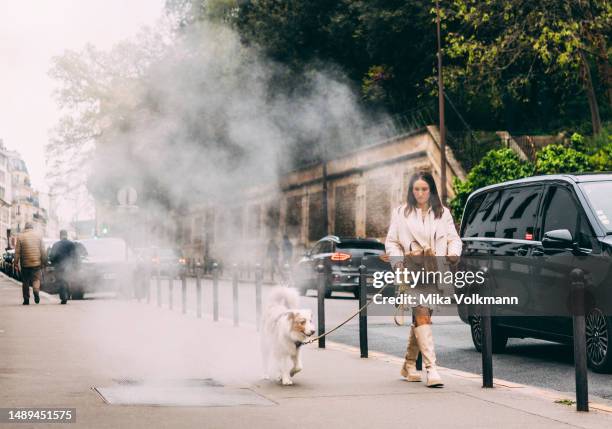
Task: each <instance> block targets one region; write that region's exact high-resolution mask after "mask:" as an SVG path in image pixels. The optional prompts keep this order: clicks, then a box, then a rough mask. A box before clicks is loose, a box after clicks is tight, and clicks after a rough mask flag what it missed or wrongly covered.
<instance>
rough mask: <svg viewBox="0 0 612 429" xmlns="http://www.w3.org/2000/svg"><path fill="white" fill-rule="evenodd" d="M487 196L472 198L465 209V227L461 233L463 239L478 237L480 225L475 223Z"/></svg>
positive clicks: (481, 195)
mask: <svg viewBox="0 0 612 429" xmlns="http://www.w3.org/2000/svg"><path fill="white" fill-rule="evenodd" d="M486 196H487V194H484V193H483V194H479V195H476V196H475V197H473V198H471V199H470V201H469V202H468V204H467V206H466V207H465V213H464V214H463V226H462V231H461V236H462V237H466V236H467V237H478V224H477V223H476V222H474V221H475V220H476V215H477V214H478V209H479V208H480V205H481V204H482V202H483V201H484V200H485V198H486Z"/></svg>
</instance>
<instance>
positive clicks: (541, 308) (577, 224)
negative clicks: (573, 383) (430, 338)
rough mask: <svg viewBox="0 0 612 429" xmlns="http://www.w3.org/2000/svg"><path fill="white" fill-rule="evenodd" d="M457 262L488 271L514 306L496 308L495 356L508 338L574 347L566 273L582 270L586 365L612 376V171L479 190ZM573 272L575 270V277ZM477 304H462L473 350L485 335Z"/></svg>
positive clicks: (469, 203) (467, 209) (467, 212)
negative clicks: (516, 302) (513, 298)
mask: <svg viewBox="0 0 612 429" xmlns="http://www.w3.org/2000/svg"><path fill="white" fill-rule="evenodd" d="M461 237H462V240H463V246H464V247H463V256H462V262H463V263H464V264H466V266H468V267H469V266H471V267H472V268H475V269H478V268H483V267H486V268H487V269H488V272H489V280H488V281H489V282H491V283H490V284H492V285H494V288H493V289H491V290H494V291H495V292H494V293H495V295H497V296H512V295H513V296H518V297H519V305H518V306H495V307H494V308H493V310H494V313H493V314H494V318H493V345H494V346H493V347H494V351H496V352H501V351H503V349H504V347H505V345H506V342H507V340H508V337H517V338H526V337H532V338H540V339H545V340H549V341H555V342H562V343H571V342H572V335H573V333H572V318H571V312H564V311H561V309H562V308H565V309H567V308H569V307H570V306H571V305H572V302H573V301H572V298H571V297H572V295H571V290H570V288H571V286H570V284H571V281H570V278H571V276H570V273H572V271H573V270H575V269H579V270H581V271H580V272H582V273H584V278H585V285H586V296H587V302H588V305H587V309H586V335H587V339H586V340H587V356H588V363H589V366H590V367H591V368H592V369H593V370H594V371H596V372H610V371H612V351H611V349H610V340H611V339H612V319H611V317H610V316H611V315H612V312H611V308H612V174H610V173H607V174H584V175H551V176H539V177H530V178H526V179H521V180H515V181H511V182H505V183H500V184H496V185H492V186H488V187H485V188H482V189H479V190H477V191H475V192H474V193H472V194H471V195H470V197H469V199H468V201H467V204H466V207H465V210H464V214H463V218H462V222H461ZM574 275H575V272H574ZM475 308H476V306H469V307H468V306H465V305H460V306H459V315H460V317H461V319H462V320H463V321H464V322H466V323H469V324H470V326H471V331H472V339H473V341H474V345H475V346H476V349H478V350H480V347H481V339H482V335H481V334H482V331H481V324H480V317H479V316H478V311H477V310H476V309H475Z"/></svg>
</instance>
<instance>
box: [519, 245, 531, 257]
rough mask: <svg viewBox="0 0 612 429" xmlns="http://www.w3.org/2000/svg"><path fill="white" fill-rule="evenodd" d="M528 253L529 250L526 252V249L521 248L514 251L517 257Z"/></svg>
mask: <svg viewBox="0 0 612 429" xmlns="http://www.w3.org/2000/svg"><path fill="white" fill-rule="evenodd" d="M528 251H529V250H527V248H526V247H521V248H519V249H517V250H516V254H517V255H518V256H525V255H526V254H527V252H528Z"/></svg>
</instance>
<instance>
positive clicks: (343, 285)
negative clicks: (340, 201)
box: [293, 235, 390, 298]
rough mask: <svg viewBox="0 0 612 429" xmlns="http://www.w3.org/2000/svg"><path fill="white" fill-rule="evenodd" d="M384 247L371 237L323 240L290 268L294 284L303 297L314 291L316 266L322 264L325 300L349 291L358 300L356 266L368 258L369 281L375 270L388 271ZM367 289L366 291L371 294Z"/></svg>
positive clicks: (332, 236)
mask: <svg viewBox="0 0 612 429" xmlns="http://www.w3.org/2000/svg"><path fill="white" fill-rule="evenodd" d="M384 255H385V245H384V243H381V242H380V241H378V240H376V239H373V238H359V237H357V238H355V237H338V236H335V235H328V236H326V237H323V238H322V239H320V240H319V241H317V243H316V244H315V245H314V246H313V247H312V249H311V250H310V251H308V252H306V253H305V254H304V256H303V257H302V258H301V259H300V260H299V261H298V262H297V264H296V266H295V267H294V269H293V281H294V284H295V286H296V287H297V289H298V290H299V291H300V293H301V294H302V295H305V294H306V292H307V291H308V290H309V289H315V290H316V289H317V277H318V271H317V267H318V266H319V265H320V264H322V265H323V267H324V272H325V297H326V298H329V297H331V295H332V292H335V291H337V292H340V291H341V292H350V293H353V295H354V296H355V298H359V265H361V263H362V261H364V259H363V258H364V257H367V258H366V260H367V263H365V265H366V267H367V272H368V274H369V277H368V282H369V283H371V280H372V276H371V274H372V273H373V272H374V271H377V270H388V269H390V267H389V264H388V262H387V260H386V258H385V257H384ZM374 291H375V289H374V288H373V287H370V288H369V290H368V292H369V293H370V292H374Z"/></svg>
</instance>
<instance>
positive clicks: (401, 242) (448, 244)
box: [385, 172, 462, 387]
mask: <svg viewBox="0 0 612 429" xmlns="http://www.w3.org/2000/svg"><path fill="white" fill-rule="evenodd" d="M461 247H462V244H461V238H459V234H457V230H456V229H455V223H454V221H453V217H452V215H451V213H450V210H449V209H448V208H446V207H444V206H442V202H441V201H440V197H439V195H438V189H437V187H436V183H435V181H434V179H433V177H432V175H431V174H430V173H427V172H421V173H416V174H415V175H414V176H412V178H411V179H410V184H409V186H408V192H407V196H406V203H405V204H402V205H401V206H400V207H398V208H396V209H395V210H393V213H392V216H391V224H390V226H389V232H388V233H387V239H386V241H385V248H386V251H387V254H388V255H389V256H390V257H391V260H394V261H397V260H398V259H399V258H401V260H400V261H399V262H396V263H395V265H394V267H393V268H395V269H397V268H400V269H402V268H403V267H404V261H406V262H409V261H414V260H421V261H422V260H424V259H427V257H434V256H435V257H446V259H447V261H448V262H450V263H451V264H455V263H456V262H457V261H458V260H459V256H460V255H461ZM431 259H433V258H431ZM431 313H432V310H431V309H430V308H428V307H425V306H421V305H419V306H417V307H414V308H413V309H412V324H411V325H410V333H409V335H408V346H407V348H406V358H405V361H404V365H403V366H402V370H401V374H402V376H403V377H405V378H406V379H407V380H408V381H421V374H420V373H419V371H417V369H416V360H417V357H418V354H419V351H420V352H421V355H422V356H423V363H424V365H425V369H426V374H427V387H442V386H443V385H444V384H443V383H442V379H441V378H440V375H439V374H438V371H437V369H436V353H435V350H434V342H433V335H432V331H431Z"/></svg>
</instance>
